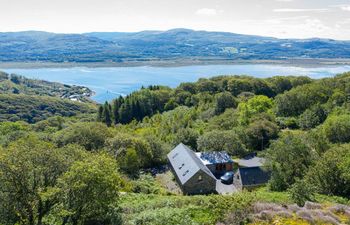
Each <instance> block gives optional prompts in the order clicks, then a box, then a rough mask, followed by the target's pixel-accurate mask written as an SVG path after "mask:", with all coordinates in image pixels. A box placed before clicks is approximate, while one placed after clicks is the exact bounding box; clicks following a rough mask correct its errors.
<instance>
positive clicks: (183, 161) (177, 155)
mask: <svg viewBox="0 0 350 225" xmlns="http://www.w3.org/2000/svg"><path fill="white" fill-rule="evenodd" d="M167 157H168V160H169V162H170V164H171V166H172V167H173V170H174V172H175V173H176V176H177V178H178V180H179V181H180V182H181V184H182V185H183V184H185V183H186V182H187V181H188V180H189V179H191V177H192V176H194V175H195V174H196V173H197V172H198V171H199V170H202V171H204V172H205V173H206V174H208V175H209V176H210V177H212V178H213V179H216V178H215V177H214V175H213V174H212V173H211V172H210V170H209V169H208V168H207V167H206V166H205V165H204V164H203V163H202V161H201V160H200V159H199V158H198V157H197V156H196V153H195V152H194V151H192V150H191V149H190V148H189V147H187V146H186V145H184V144H182V143H180V144H179V145H178V146H176V147H175V148H174V149H173V150H172V151H171V152H170V153H169V154H168V155H167Z"/></svg>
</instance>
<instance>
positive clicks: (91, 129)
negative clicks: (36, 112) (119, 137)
mask: <svg viewBox="0 0 350 225" xmlns="http://www.w3.org/2000/svg"><path fill="white" fill-rule="evenodd" d="M110 136H111V133H110V131H109V130H108V128H107V126H105V125H103V124H101V123H95V122H84V123H76V124H73V125H72V126H70V127H68V128H66V129H63V130H61V131H59V132H58V133H56V138H55V141H56V143H57V144H58V145H59V146H64V145H67V144H79V145H81V146H83V147H84V148H85V149H86V150H88V151H91V150H97V149H101V148H103V147H104V144H105V141H106V140H107V138H108V137H110Z"/></svg>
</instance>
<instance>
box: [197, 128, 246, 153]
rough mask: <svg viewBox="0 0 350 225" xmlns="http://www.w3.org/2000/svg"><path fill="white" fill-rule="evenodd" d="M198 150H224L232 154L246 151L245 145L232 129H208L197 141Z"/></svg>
mask: <svg viewBox="0 0 350 225" xmlns="http://www.w3.org/2000/svg"><path fill="white" fill-rule="evenodd" d="M197 145H198V150H200V151H226V152H228V153H229V154H231V155H234V156H244V155H245V154H246V153H247V150H246V147H245V145H244V144H243V143H242V142H241V140H240V139H239V137H238V135H237V134H236V133H234V132H233V131H218V130H214V131H210V132H207V133H205V134H203V135H202V136H200V137H199V139H198V141H197Z"/></svg>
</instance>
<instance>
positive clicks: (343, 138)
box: [324, 114, 350, 143]
mask: <svg viewBox="0 0 350 225" xmlns="http://www.w3.org/2000/svg"><path fill="white" fill-rule="evenodd" d="M324 132H325V135H326V137H327V138H328V140H329V141H330V142H333V143H345V142H349V141H350V115H348V114H345V115H332V116H330V117H328V118H327V120H326V121H325V123H324Z"/></svg>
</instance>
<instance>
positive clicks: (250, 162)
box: [233, 156, 266, 167]
mask: <svg viewBox="0 0 350 225" xmlns="http://www.w3.org/2000/svg"><path fill="white" fill-rule="evenodd" d="M265 161H266V160H265V159H264V158H260V157H256V156H248V157H245V158H243V159H235V160H233V162H235V163H237V164H238V166H240V167H261V166H264V163H265Z"/></svg>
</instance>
